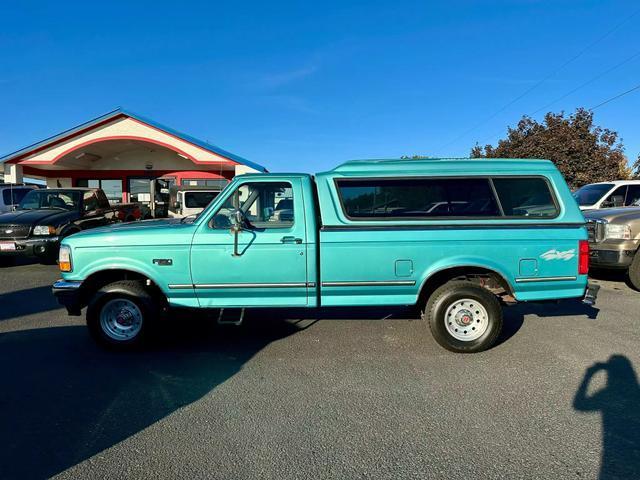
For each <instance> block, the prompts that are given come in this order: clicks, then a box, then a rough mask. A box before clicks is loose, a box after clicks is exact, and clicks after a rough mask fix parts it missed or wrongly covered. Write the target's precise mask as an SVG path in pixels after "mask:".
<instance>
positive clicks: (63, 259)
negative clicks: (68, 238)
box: [58, 245, 73, 272]
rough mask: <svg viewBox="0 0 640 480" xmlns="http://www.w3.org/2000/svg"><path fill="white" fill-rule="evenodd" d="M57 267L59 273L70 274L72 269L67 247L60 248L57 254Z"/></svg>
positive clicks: (69, 252) (69, 251)
mask: <svg viewBox="0 0 640 480" xmlns="http://www.w3.org/2000/svg"><path fill="white" fill-rule="evenodd" d="M58 266H59V267H60V271H61V272H70V271H71V270H72V269H73V265H72V263H71V248H70V247H68V246H67V245H61V246H60V253H58Z"/></svg>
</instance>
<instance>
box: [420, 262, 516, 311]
mask: <svg viewBox="0 0 640 480" xmlns="http://www.w3.org/2000/svg"><path fill="white" fill-rule="evenodd" d="M450 280H468V281H470V282H474V283H477V284H478V285H480V286H482V287H484V288H486V289H487V290H489V291H490V292H491V293H493V294H495V295H496V296H498V297H502V298H503V299H504V300H505V301H507V302H508V301H509V300H510V299H509V297H510V298H511V301H513V291H512V289H511V286H510V285H509V282H507V280H505V278H504V277H503V276H502V275H500V274H499V273H498V272H496V271H494V270H490V269H488V268H483V267H472V266H466V267H465V266H461V267H451V268H446V269H444V270H440V271H438V272H436V273H434V274H432V275H431V276H430V277H429V278H427V280H426V281H425V282H424V284H423V285H422V288H421V289H420V296H419V298H418V303H419V304H420V305H424V304H425V303H426V301H427V299H428V298H429V296H430V295H431V294H432V293H433V292H434V291H435V289H436V288H438V287H440V286H441V285H444V284H445V283H447V282H448V281H450Z"/></svg>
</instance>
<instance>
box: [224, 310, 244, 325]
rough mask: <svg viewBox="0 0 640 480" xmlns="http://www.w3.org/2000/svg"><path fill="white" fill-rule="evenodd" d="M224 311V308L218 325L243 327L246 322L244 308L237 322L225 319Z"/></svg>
mask: <svg viewBox="0 0 640 480" xmlns="http://www.w3.org/2000/svg"><path fill="white" fill-rule="evenodd" d="M224 310H225V309H224V308H221V309H220V313H219V314H218V325H235V326H236V327H238V326H240V325H242V322H243V321H244V308H241V309H240V316H239V317H238V318H237V319H236V320H228V319H225V318H224ZM232 310H235V309H232Z"/></svg>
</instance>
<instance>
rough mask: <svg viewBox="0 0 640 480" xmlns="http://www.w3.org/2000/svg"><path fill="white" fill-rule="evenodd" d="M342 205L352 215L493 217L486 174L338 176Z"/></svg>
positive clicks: (493, 201)
mask: <svg viewBox="0 0 640 480" xmlns="http://www.w3.org/2000/svg"><path fill="white" fill-rule="evenodd" d="M337 186H338V191H339V194H340V199H341V202H342V208H343V210H344V213H345V215H346V216H347V217H349V218H353V219H377V218H381V219H390V218H397V219H402V218H410V219H419V218H434V217H495V216H498V215H500V210H499V208H498V205H497V202H496V199H495V197H494V195H493V191H492V189H491V184H490V183H489V180H488V179H486V178H459V179H452V178H448V179H437V178H403V179H388V178H379V179H366V180H338V181H337Z"/></svg>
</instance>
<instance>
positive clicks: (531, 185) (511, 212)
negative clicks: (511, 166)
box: [493, 177, 560, 217]
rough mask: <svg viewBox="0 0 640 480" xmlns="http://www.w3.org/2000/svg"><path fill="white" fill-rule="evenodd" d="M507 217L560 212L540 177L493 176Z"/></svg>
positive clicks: (545, 215)
mask: <svg viewBox="0 0 640 480" xmlns="http://www.w3.org/2000/svg"><path fill="white" fill-rule="evenodd" d="M493 185H494V186H495V189H496V193H497V194H498V199H499V200H500V204H501V205H502V209H503V210H504V214H505V216H507V217H555V216H557V215H558V214H559V213H560V212H559V211H558V207H557V205H556V203H555V202H554V200H553V195H552V194H551V190H550V189H549V184H548V183H547V181H546V180H544V179H542V178H531V177H522V178H499V177H497V178H493Z"/></svg>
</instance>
